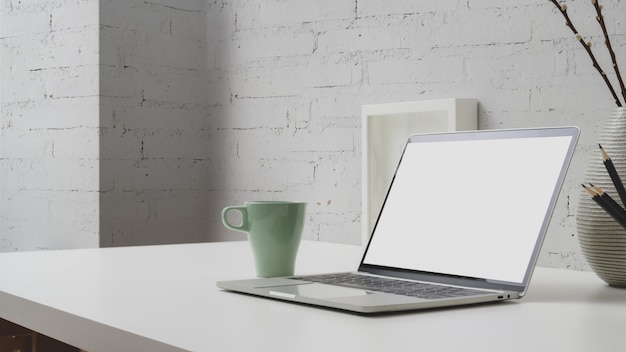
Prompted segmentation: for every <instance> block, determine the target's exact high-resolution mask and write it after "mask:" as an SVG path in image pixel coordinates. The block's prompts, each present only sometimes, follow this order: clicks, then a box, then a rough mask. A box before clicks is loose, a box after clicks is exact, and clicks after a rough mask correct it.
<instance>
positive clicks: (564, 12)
mask: <svg viewBox="0 0 626 352" xmlns="http://www.w3.org/2000/svg"><path fill="white" fill-rule="evenodd" d="M550 2H551V3H553V4H554V6H556V8H557V9H559V11H560V12H561V14H562V15H563V17H564V18H565V25H566V26H568V27H569V28H570V29H571V30H572V32H574V35H575V36H576V38H577V39H578V41H579V42H580V44H582V46H583V47H584V48H585V51H587V54H589V57H590V58H591V62H592V63H593V67H595V69H596V70H598V72H599V73H600V75H601V76H602V79H604V83H606V85H607V87H608V88H609V90H610V91H611V95H613V99H614V100H615V104H617V106H618V107H619V106H622V103H621V102H620V101H619V98H618V97H617V94H616V93H615V89H613V85H611V82H610V81H609V78H608V77H607V76H606V73H604V71H603V70H602V68H601V67H600V64H598V61H597V60H596V57H595V56H594V55H593V52H592V51H591V48H590V47H589V44H587V43H585V41H584V40H583V38H582V36H580V34H578V31H577V30H576V27H574V24H573V23H572V21H571V20H570V18H569V16H568V14H567V8H566V7H562V6H561V5H560V4H559V3H558V1H557V0H550Z"/></svg>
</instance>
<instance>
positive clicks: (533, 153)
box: [217, 127, 579, 314]
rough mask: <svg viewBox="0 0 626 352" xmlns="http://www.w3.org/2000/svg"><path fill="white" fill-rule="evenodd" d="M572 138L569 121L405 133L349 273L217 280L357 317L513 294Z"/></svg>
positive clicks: (517, 293)
mask: <svg viewBox="0 0 626 352" xmlns="http://www.w3.org/2000/svg"><path fill="white" fill-rule="evenodd" d="M578 136H579V129H578V128H577V127H552V128H534V129H514V130H480V131H467V132H447V133H434V134H415V135H412V136H410V137H409V138H408V141H407V142H406V145H405V147H404V150H403V152H402V157H401V158H400V161H399V164H398V166H397V169H396V171H395V174H394V177H393V179H392V181H391V185H390V187H389V190H388V193H387V195H386V198H385V200H384V203H383V205H382V208H381V211H380V213H379V215H378V219H377V221H376V224H375V226H374V228H373V230H372V233H371V236H370V240H369V243H368V244H367V247H366V249H365V251H364V254H363V257H362V259H361V261H360V263H358V270H357V271H355V272H350V273H329V274H320V275H306V276H292V277H280V278H265V279H264V278H255V279H249V280H231V281H220V282H217V286H218V287H220V288H222V289H225V290H229V291H236V292H242V293H247V294H252V295H257V296H263V297H269V298H273V299H278V300H284V301H289V302H298V303H304V304H309V305H315V306H321V307H327V308H334V309H339V310H345V311H351V312H356V313H362V314H370V313H383V312H396V311H406V310H418V309H426V308H435V307H448V306H459V305H468V304H476V303H484V302H491V301H504V300H509V299H518V298H522V297H523V296H524V295H525V293H526V290H527V288H528V284H529V282H530V278H531V275H532V272H533V269H534V267H535V263H536V261H537V258H538V256H539V251H540V249H541V245H542V242H543V239H544V237H545V235H546V232H547V229H548V225H549V223H550V218H551V216H552V212H553V209H554V207H555V204H556V202H557V198H558V194H559V191H560V188H561V185H562V184H563V180H564V179H565V175H566V172H567V168H568V166H569V163H570V160H571V158H572V154H573V153H574V148H575V145H576V142H577V140H578ZM355 264H357V263H355Z"/></svg>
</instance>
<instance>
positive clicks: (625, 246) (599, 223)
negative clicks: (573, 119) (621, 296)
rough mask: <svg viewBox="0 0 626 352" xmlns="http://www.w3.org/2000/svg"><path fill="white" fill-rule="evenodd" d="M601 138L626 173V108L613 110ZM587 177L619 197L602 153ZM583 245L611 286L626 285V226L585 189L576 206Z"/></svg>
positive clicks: (592, 162)
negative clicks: (599, 204)
mask: <svg viewBox="0 0 626 352" xmlns="http://www.w3.org/2000/svg"><path fill="white" fill-rule="evenodd" d="M598 142H599V143H600V144H601V145H602V148H603V149H604V150H605V151H606V152H607V153H608V154H609V155H610V157H611V160H612V163H613V165H614V166H615V169H616V171H617V173H618V174H619V175H620V176H622V179H624V177H626V108H616V109H615V110H613V111H612V112H611V114H610V116H609V118H608V120H607V121H606V123H605V125H604V129H603V130H602V131H601V132H600V136H599V139H598ZM624 180H626V179H624ZM585 181H586V182H590V183H592V184H594V185H595V186H597V187H599V188H601V189H603V190H604V191H605V192H606V193H607V194H611V195H614V198H615V201H617V202H618V203H619V204H620V205H621V206H622V207H623V206H624V204H623V203H622V201H621V200H620V199H619V197H617V195H618V192H617V189H616V188H615V186H614V184H613V181H612V180H611V177H610V176H609V173H608V172H607V169H606V167H605V165H604V163H603V161H602V158H601V157H600V155H599V154H598V156H597V157H592V158H591V159H590V162H589V165H588V166H587V171H586V174H585ZM576 228H577V233H578V240H579V243H580V248H581V250H582V252H583V255H584V257H585V260H586V261H587V263H588V264H589V266H590V267H591V269H592V270H593V271H594V272H595V273H596V274H597V275H598V277H600V278H601V279H602V280H604V281H605V282H606V283H608V284H609V285H611V286H615V287H622V288H626V229H625V228H624V227H622V226H621V225H620V224H619V223H618V222H617V221H615V219H613V218H612V217H611V216H609V215H608V214H607V213H606V211H604V210H603V209H602V208H601V207H599V206H598V204H596V202H594V201H593V200H592V199H591V198H590V197H589V195H588V194H587V193H586V192H585V191H584V190H583V191H581V194H580V197H579V201H578V208H577V210H576Z"/></svg>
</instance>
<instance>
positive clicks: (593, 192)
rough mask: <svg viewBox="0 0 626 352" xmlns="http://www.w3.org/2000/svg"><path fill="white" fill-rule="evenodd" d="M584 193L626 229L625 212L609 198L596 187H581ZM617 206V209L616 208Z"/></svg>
mask: <svg viewBox="0 0 626 352" xmlns="http://www.w3.org/2000/svg"><path fill="white" fill-rule="evenodd" d="M582 186H583V188H584V189H585V191H587V193H588V194H589V195H590V196H591V199H593V200H594V201H595V202H596V203H597V204H598V205H599V206H600V207H601V208H602V209H604V211H605V212H606V213H607V214H609V215H610V216H611V217H612V218H613V219H615V221H617V222H618V223H619V224H620V225H621V226H622V227H623V228H625V229H626V211H625V210H624V209H623V208H622V207H620V206H619V204H617V202H615V200H614V199H613V198H611V196H609V195H608V194H607V193H605V192H604V191H603V190H602V189H600V188H598V187H594V186H592V187H587V186H585V185H582ZM616 206H617V207H616Z"/></svg>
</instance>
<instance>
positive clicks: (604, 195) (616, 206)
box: [591, 184, 626, 219]
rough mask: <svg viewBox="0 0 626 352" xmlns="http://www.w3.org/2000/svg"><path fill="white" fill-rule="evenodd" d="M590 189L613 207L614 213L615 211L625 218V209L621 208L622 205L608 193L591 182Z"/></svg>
mask: <svg viewBox="0 0 626 352" xmlns="http://www.w3.org/2000/svg"><path fill="white" fill-rule="evenodd" d="M591 189H593V190H594V191H595V192H596V193H597V194H598V196H599V197H600V198H601V199H602V200H603V201H604V202H605V203H606V204H608V205H609V206H610V207H611V208H613V210H615V213H617V214H618V215H619V216H620V217H622V218H623V219H626V210H625V209H624V208H622V206H621V205H619V203H617V202H616V201H615V200H614V199H613V198H612V197H611V196H610V195H609V194H608V193H606V192H604V190H603V189H602V188H600V187H596V186H594V185H593V184H591Z"/></svg>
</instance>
